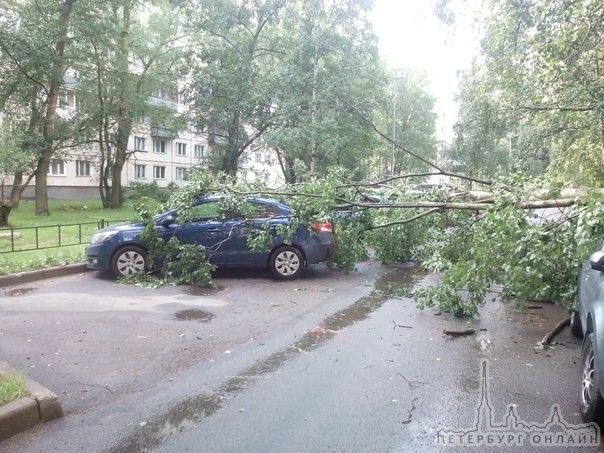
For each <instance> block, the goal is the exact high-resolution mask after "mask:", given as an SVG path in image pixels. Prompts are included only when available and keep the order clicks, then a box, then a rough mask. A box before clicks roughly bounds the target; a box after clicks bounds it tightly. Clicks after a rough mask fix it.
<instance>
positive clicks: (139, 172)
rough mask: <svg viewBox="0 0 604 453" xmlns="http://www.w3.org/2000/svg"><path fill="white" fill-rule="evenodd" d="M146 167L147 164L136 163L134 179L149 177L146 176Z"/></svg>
mask: <svg viewBox="0 0 604 453" xmlns="http://www.w3.org/2000/svg"><path fill="white" fill-rule="evenodd" d="M146 168H147V166H146V165H141V164H134V179H147V176H145V171H146Z"/></svg>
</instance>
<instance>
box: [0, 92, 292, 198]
mask: <svg viewBox="0 0 604 453" xmlns="http://www.w3.org/2000/svg"><path fill="white" fill-rule="evenodd" d="M66 86H69V84H68V83H66ZM149 103H151V104H156V105H157V104H163V105H164V106H168V107H170V108H171V109H173V110H174V112H175V113H185V112H186V110H187V109H188V106H187V105H185V104H183V103H182V102H180V99H179V97H178V96H173V95H170V94H168V93H166V92H162V91H159V90H158V91H157V92H156V93H153V95H152V96H151V97H150V98H149ZM76 108H77V102H76V99H75V96H74V94H73V93H72V92H70V90H68V89H67V90H65V92H64V93H63V94H62V95H61V99H60V108H59V109H58V115H59V116H61V117H62V118H65V119H69V118H71V117H73V116H74V114H75V112H76ZM217 146H219V142H217V140H216V139H215V138H214V137H211V136H209V135H208V134H204V133H203V132H201V131H197V130H195V128H193V127H190V128H189V129H188V130H185V131H180V132H178V133H176V132H175V131H173V130H170V129H167V128H162V127H156V126H152V125H151V124H150V123H149V121H148V120H146V119H145V118H144V117H142V116H141V117H139V118H137V121H136V124H135V126H134V127H133V131H132V135H131V136H130V138H129V142H128V156H127V160H126V164H125V165H124V168H123V170H122V185H123V187H125V188H127V187H130V186H132V185H133V184H136V183H152V182H154V183H156V184H157V185H158V186H159V187H168V186H169V185H172V184H176V185H177V186H182V185H184V184H186V180H187V174H188V172H189V171H190V170H191V169H192V168H208V164H209V162H210V156H211V154H212V152H214V151H215V149H216V147H217ZM100 172H101V169H100V162H99V156H98V145H96V144H95V145H89V146H82V147H79V148H77V149H70V150H69V151H66V152H61V153H59V154H58V155H57V157H56V158H53V159H52V160H51V162H50V165H49V167H48V196H49V197H50V198H55V199H78V198H80V199H82V198H96V197H98V196H99V189H98V187H99V180H100V177H101V175H100ZM237 177H238V180H240V181H245V182H254V181H258V180H260V181H262V182H264V183H266V184H268V185H270V186H271V187H276V186H279V185H282V184H283V182H284V178H283V172H282V171H281V168H280V166H279V165H278V163H277V162H276V160H275V157H274V155H273V154H272V153H271V152H270V150H267V149H259V148H255V149H249V150H247V151H246V152H245V153H244V154H243V155H242V156H241V158H240V160H239V170H238V172H237ZM8 183H9V184H8V185H7V187H6V189H5V190H6V191H9V190H10V180H9V181H8ZM33 185H34V181H33V180H32V182H31V183H30V186H29V187H28V188H27V189H26V190H25V191H24V193H23V198H25V199H27V198H33V196H34V187H33Z"/></svg>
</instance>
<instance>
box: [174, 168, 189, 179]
mask: <svg viewBox="0 0 604 453" xmlns="http://www.w3.org/2000/svg"><path fill="white" fill-rule="evenodd" d="M175 170H176V173H175V177H176V180H177V181H184V180H185V178H186V177H187V169H186V168H184V167H176V168H175Z"/></svg>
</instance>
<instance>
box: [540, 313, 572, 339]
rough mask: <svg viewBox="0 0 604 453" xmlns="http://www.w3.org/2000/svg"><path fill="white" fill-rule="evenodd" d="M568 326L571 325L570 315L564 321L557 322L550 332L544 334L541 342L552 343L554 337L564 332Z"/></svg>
mask: <svg viewBox="0 0 604 453" xmlns="http://www.w3.org/2000/svg"><path fill="white" fill-rule="evenodd" d="M566 326H570V316H569V317H567V318H564V319H563V320H562V321H560V322H559V323H558V324H556V327H554V328H553V329H552V331H551V332H550V333H548V334H547V335H546V336H544V337H543V338H542V339H541V341H540V342H539V343H541V344H542V345H543V346H548V345H550V344H551V343H552V340H553V339H554V337H555V336H556V335H558V334H559V333H560V332H562V330H563V329H564V328H565V327H566Z"/></svg>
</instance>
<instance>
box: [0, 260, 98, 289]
mask: <svg viewBox="0 0 604 453" xmlns="http://www.w3.org/2000/svg"><path fill="white" fill-rule="evenodd" d="M87 270H88V268H87V267H86V264H67V265H65V266H60V267H49V268H47V269H38V270H35V271H27V272H19V273H17V274H9V275H0V288H2V287H4V286H11V285H19V284H21V283H31V282H35V281H37V280H42V279H45V278H52V277H62V276H64V275H71V274H79V273H80V272H85V271H87Z"/></svg>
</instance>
